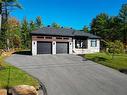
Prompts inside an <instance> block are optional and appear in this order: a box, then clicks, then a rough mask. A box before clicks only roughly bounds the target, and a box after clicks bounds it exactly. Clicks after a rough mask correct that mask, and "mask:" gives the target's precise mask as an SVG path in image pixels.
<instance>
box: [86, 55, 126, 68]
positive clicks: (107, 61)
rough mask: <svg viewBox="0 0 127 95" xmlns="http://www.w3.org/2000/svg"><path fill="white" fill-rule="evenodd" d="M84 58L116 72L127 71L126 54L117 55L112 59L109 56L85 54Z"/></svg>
mask: <svg viewBox="0 0 127 95" xmlns="http://www.w3.org/2000/svg"><path fill="white" fill-rule="evenodd" d="M84 57H85V58H87V59H89V60H92V61H94V62H97V63H99V64H102V65H105V66H108V67H111V68H114V69H117V70H121V69H127V54H117V55H114V57H113V58H112V55H111V54H106V53H94V54H86V55H84Z"/></svg>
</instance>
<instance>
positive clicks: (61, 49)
mask: <svg viewBox="0 0 127 95" xmlns="http://www.w3.org/2000/svg"><path fill="white" fill-rule="evenodd" d="M56 53H57V54H60V53H65V54H67V53H68V43H56Z"/></svg>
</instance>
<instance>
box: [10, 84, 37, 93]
mask: <svg viewBox="0 0 127 95" xmlns="http://www.w3.org/2000/svg"><path fill="white" fill-rule="evenodd" d="M12 95H38V93H37V91H36V89H35V88H34V87H33V86H29V85H19V86H15V87H13V88H12Z"/></svg>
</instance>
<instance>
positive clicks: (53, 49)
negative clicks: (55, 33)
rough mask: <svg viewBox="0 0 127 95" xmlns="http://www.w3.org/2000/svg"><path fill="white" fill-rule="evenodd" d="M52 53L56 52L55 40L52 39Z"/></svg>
mask: <svg viewBox="0 0 127 95" xmlns="http://www.w3.org/2000/svg"><path fill="white" fill-rule="evenodd" d="M52 54H56V41H52Z"/></svg>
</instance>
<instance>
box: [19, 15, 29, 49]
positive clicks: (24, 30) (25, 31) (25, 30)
mask: <svg viewBox="0 0 127 95" xmlns="http://www.w3.org/2000/svg"><path fill="white" fill-rule="evenodd" d="M29 33H30V32H29V24H28V21H27V19H26V17H25V18H24V19H23V21H22V23H21V35H22V41H21V42H22V48H30V42H31V40H30V34H29Z"/></svg>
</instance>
